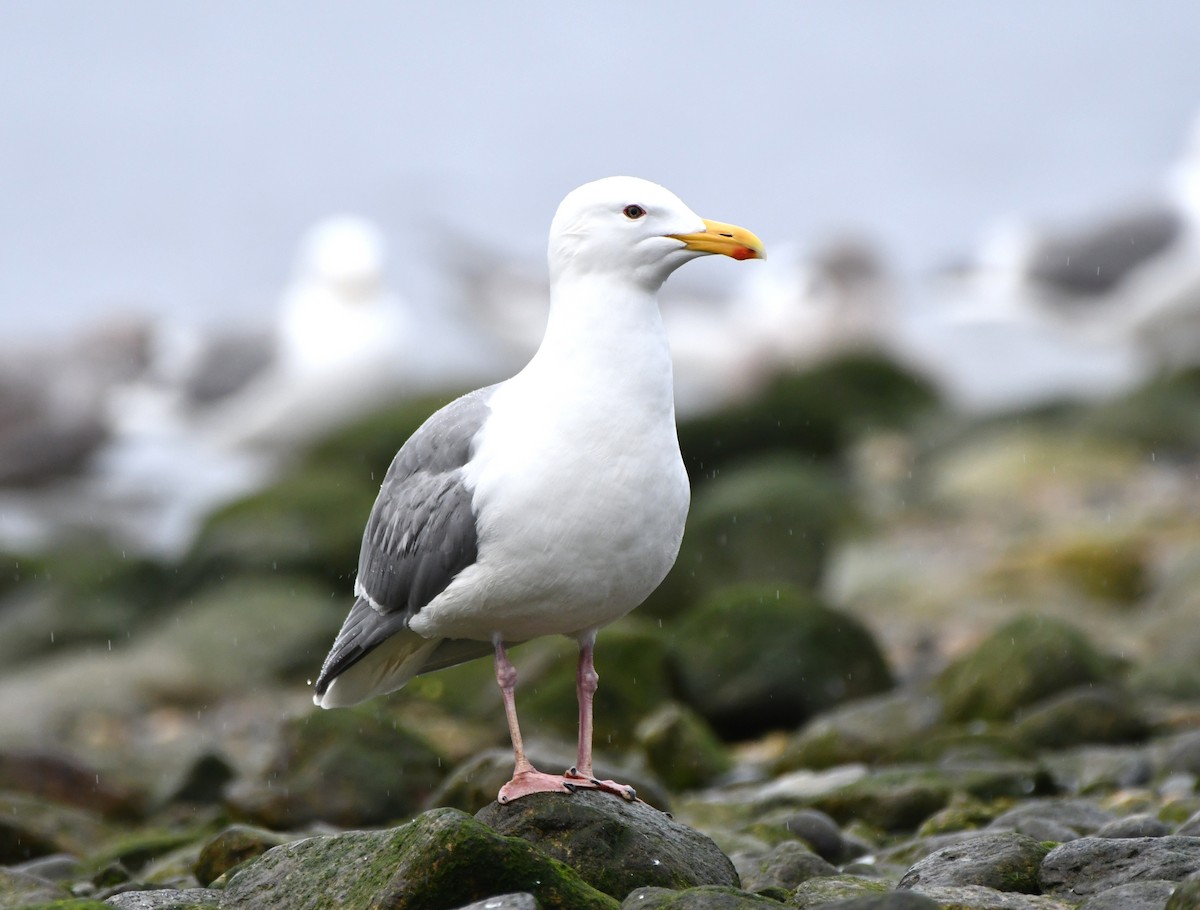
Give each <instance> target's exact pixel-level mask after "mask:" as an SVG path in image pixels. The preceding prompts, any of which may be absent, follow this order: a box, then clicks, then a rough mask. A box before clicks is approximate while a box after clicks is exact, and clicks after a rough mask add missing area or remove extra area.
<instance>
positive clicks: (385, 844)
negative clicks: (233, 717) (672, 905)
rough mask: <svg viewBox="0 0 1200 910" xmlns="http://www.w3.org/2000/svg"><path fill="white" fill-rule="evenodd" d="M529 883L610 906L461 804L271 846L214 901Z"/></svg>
mask: <svg viewBox="0 0 1200 910" xmlns="http://www.w3.org/2000/svg"><path fill="white" fill-rule="evenodd" d="M517 891H528V892H530V893H532V894H533V895H534V896H535V897H536V898H537V899H538V901H539V902H540V904H541V906H542V907H543V908H545V910H617V907H618V904H617V901H615V900H613V899H612V898H610V897H608V896H607V895H604V894H601V893H600V892H599V891H596V890H595V889H594V888H592V887H590V886H589V885H587V884H585V883H584V882H583V881H582V879H580V877H579V876H578V875H577V874H576V873H575V872H574V871H573V870H572V869H571V868H570V867H568V866H566V865H564V864H563V863H560V862H558V861H556V860H553V859H551V858H550V857H548V856H545V855H544V854H542V853H539V852H538V851H537V850H536V849H535V848H534V847H532V846H530V845H529V844H527V843H526V842H525V841H523V840H521V839H520V838H517V837H503V836H501V835H500V834H498V833H496V832H495V831H493V830H492V829H491V828H488V827H487V826H486V825H484V824H482V823H480V822H478V821H476V820H475V819H473V818H471V817H470V816H468V815H465V814H464V813H462V812H458V811H457V810H454V809H435V810H433V811H432V812H426V813H425V814H423V815H421V816H418V817H417V818H416V819H415V820H414V821H413V822H411V823H409V824H407V825H404V826H403V827H400V828H395V829H392V830H389V831H378V832H349V833H345V834H339V835H333V836H329V837H314V838H308V839H306V840H302V841H297V842H295V843H292V844H287V845H285V846H282V847H277V848H275V849H274V850H270V851H268V852H267V853H265V854H263V855H262V856H260V857H258V858H257V859H254V860H251V861H250V862H248V863H246V864H244V865H242V866H240V867H238V869H237V870H236V871H235V872H234V873H233V874H232V875H231V876H230V877H229V879H228V881H227V884H226V886H225V890H224V896H223V902H222V907H224V908H226V910H239V908H255V910H260V908H264V907H284V906H286V907H288V908H289V910H319V908H324V907H329V906H337V907H340V908H344V910H366V908H368V907H370V908H387V910H444V908H446V907H459V906H463V905H466V904H469V903H471V902H472V901H477V900H482V899H484V898H487V897H492V896H494V895H496V894H503V893H507V892H517Z"/></svg>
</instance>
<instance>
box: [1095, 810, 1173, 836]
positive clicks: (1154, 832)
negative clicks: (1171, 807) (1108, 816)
mask: <svg viewBox="0 0 1200 910" xmlns="http://www.w3.org/2000/svg"><path fill="white" fill-rule="evenodd" d="M1170 833H1171V826H1170V825H1168V824H1167V823H1166V822H1164V821H1162V820H1160V819H1159V818H1158V817H1157V816H1154V815H1146V814H1138V815H1128V816H1126V817H1125V818H1118V819H1114V820H1113V821H1111V822H1109V823H1108V824H1106V825H1102V826H1100V827H1099V828H1098V829H1096V837H1165V836H1166V835H1168V834H1170Z"/></svg>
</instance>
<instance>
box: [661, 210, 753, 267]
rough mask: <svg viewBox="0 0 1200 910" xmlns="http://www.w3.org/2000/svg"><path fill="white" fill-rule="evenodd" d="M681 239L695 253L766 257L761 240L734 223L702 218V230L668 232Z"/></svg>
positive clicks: (736, 257)
mask: <svg viewBox="0 0 1200 910" xmlns="http://www.w3.org/2000/svg"><path fill="white" fill-rule="evenodd" d="M669 236H670V237H671V238H673V239H675V240H681V241H683V245H684V247H686V248H687V249H689V250H695V251H696V252H697V253H720V254H721V255H722V256H732V257H733V258H734V259H766V258H767V253H766V250H764V249H763V244H762V241H761V240H759V239H758V238H757V237H755V236H754V235H753V234H752V233H750V232H749V231H748V230H746V229H745V228H740V227H738V226H737V225H736V224H722V223H721V222H720V221H709V220H708V219H707V218H705V219H704V230H702V231H700V232H698V233H695V234H670V235H669Z"/></svg>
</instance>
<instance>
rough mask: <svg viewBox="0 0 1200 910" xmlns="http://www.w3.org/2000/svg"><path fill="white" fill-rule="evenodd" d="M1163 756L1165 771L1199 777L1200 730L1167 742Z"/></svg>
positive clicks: (1182, 734) (1183, 734)
mask: <svg viewBox="0 0 1200 910" xmlns="http://www.w3.org/2000/svg"><path fill="white" fill-rule="evenodd" d="M1165 745H1166V748H1165V754H1164V755H1163V767H1164V769H1165V770H1167V771H1186V772H1187V773H1189V774H1195V775H1197V776H1200V730H1195V731H1191V732H1188V733H1181V734H1180V735H1179V736H1176V737H1174V738H1172V739H1171V740H1169V741H1168V742H1167V743H1166V744H1165Z"/></svg>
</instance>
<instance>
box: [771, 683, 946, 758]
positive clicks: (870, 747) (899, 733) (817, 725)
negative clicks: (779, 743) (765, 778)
mask: <svg viewBox="0 0 1200 910" xmlns="http://www.w3.org/2000/svg"><path fill="white" fill-rule="evenodd" d="M941 725H942V706H941V702H940V701H939V700H938V699H936V698H933V697H930V696H927V695H924V694H922V693H920V692H915V691H912V690H905V691H897V692H885V693H883V694H881V695H874V696H870V697H867V698H860V699H856V700H854V701H851V702H847V703H846V704H843V705H838V706H836V707H834V708H832V709H830V710H828V711H825V712H823V713H821V714H819V715H817V716H816V717H814V718H813V719H812V720H811V721H809V722H808V723H807V724H805V725H804V726H803V727H802V728H801V729H800V730H799V731H798V732H797V733H796V734H795V736H793V737H792V739H791V741H790V742H789V743H788V745H787V748H786V749H785V750H784V752H783V754H782V755H780V757H779V759H778V760H777V761H776V765H775V768H776V770H777V771H794V770H796V769H798V768H811V769H819V768H833V767H836V766H837V765H847V764H852V763H855V762H866V763H870V764H878V763H882V762H888V761H896V760H898V759H900V758H903V757H909V756H912V755H913V754H914V753H915V752H917V751H918V750H919V749H920V748H921V747H922V746H923V744H924V743H926V742H927V741H928V739H929V737H930V736H931V735H932V734H933V733H934V732H935V731H937V730H939V729H940V728H941Z"/></svg>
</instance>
